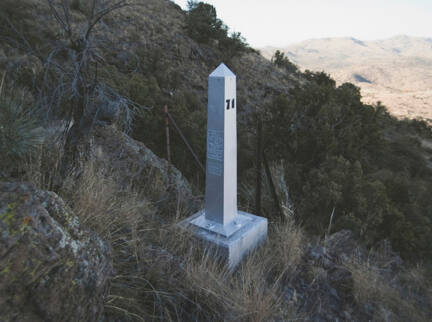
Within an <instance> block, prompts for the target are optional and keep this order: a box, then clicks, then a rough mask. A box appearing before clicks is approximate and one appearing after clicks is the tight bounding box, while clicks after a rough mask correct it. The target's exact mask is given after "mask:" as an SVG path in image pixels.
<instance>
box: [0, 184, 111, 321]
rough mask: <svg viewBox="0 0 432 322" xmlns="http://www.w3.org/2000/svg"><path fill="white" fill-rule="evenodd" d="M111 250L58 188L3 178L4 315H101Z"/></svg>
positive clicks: (0, 278)
mask: <svg viewBox="0 0 432 322" xmlns="http://www.w3.org/2000/svg"><path fill="white" fill-rule="evenodd" d="M112 271H113V268H112V260H111V250H110V248H109V247H108V245H107V244H106V243H105V242H104V241H103V240H102V239H100V238H99V237H98V236H97V235H96V234H95V233H93V232H91V231H89V230H87V229H84V228H83V227H81V225H80V222H79V220H78V218H77V217H76V216H75V215H74V214H73V213H72V212H71V210H70V209H69V208H68V207H67V206H66V205H65V203H64V202H63V200H62V199H61V198H60V197H58V196H57V195H56V194H55V193H53V192H47V191H42V190H39V189H37V188H36V187H35V186H33V185H31V184H26V183H15V182H0V308H1V320H2V321H97V320H98V319H99V318H100V317H101V316H102V314H103V304H104V297H105V296H106V294H107V291H108V279H109V277H110V275H111V274H112Z"/></svg>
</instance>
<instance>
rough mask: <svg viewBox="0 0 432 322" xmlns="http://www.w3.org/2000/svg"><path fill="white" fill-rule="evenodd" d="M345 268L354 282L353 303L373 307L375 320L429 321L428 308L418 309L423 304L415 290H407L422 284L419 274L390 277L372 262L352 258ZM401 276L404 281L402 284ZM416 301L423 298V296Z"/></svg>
mask: <svg viewBox="0 0 432 322" xmlns="http://www.w3.org/2000/svg"><path fill="white" fill-rule="evenodd" d="M345 266H346V267H347V268H348V269H349V271H350V272H351V274H352V277H353V280H354V298H355V300H356V302H357V303H358V304H359V305H360V306H370V307H372V308H373V320H374V321H429V318H430V317H428V316H427V313H426V311H427V308H426V310H425V307H421V306H422V304H421V303H419V302H417V301H416V300H415V299H416V294H415V291H414V290H413V289H410V288H411V287H412V286H415V285H416V284H417V285H418V283H420V284H423V283H424V282H425V278H424V275H423V274H422V273H420V272H419V271H416V270H407V271H405V272H400V273H396V274H393V275H389V274H387V273H386V272H383V271H382V270H383V268H382V267H380V266H379V265H377V263H375V262H372V261H371V260H365V261H361V260H356V259H353V260H351V261H349V262H347V263H345ZM403 276H404V279H405V280H404V281H401V277H403ZM407 286H409V287H407ZM418 290H419V289H417V290H416V291H418ZM419 298H424V293H423V294H422V295H421V296H420V297H419ZM429 300H430V299H429Z"/></svg>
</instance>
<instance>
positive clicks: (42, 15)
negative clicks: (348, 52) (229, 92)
mask: <svg viewBox="0 0 432 322" xmlns="http://www.w3.org/2000/svg"><path fill="white" fill-rule="evenodd" d="M92 3H93V4H96V5H95V7H94V8H93V7H92V5H91V4H92ZM114 3H116V4H119V7H118V8H117V7H115V8H113V9H115V10H113V11H110V9H109V8H110V7H109V5H112V4H114ZM122 4H123V2H122V1H120V2H115V1H111V0H105V1H95V2H93V1H84V0H71V1H67V0H3V1H1V2H0V9H1V10H0V39H1V40H2V41H0V75H1V76H2V78H1V79H0V155H1V158H0V229H1V231H0V254H1V255H2V256H1V259H0V316H1V318H0V319H2V318H3V319H4V320H6V321H50V320H65V321H76V320H89V321H109V322H111V321H113V322H114V321H156V320H159V321H160V320H162V321H165V320H168V321H172V320H175V321H286V320H298V319H303V320H313V321H335V320H339V321H340V320H347V321H349V320H358V321H363V320H364V321H383V320H391V321H407V320H410V319H412V320H416V321H429V320H430V319H431V317H432V312H431V307H432V302H431V299H432V294H431V290H432V287H431V285H432V277H431V276H430V272H431V269H430V263H429V262H428V261H427V259H428V258H430V257H431V254H432V252H431V247H430V245H431V244H432V239H431V236H432V233H431V232H432V225H431V222H432V217H431V212H430V210H431V209H432V204H431V202H432V201H431V200H430V191H431V190H432V171H431V168H430V167H431V162H432V149H430V146H431V145H430V144H431V142H432V129H431V128H430V127H428V126H427V124H426V123H424V122H420V121H399V120H397V119H396V118H394V117H392V116H391V115H390V114H389V113H388V112H387V111H386V109H385V108H384V107H383V106H381V105H377V106H370V105H367V104H364V103H363V102H362V101H361V100H360V94H359V90H358V88H357V87H355V86H353V85H352V84H343V85H341V86H337V85H336V83H335V81H334V80H333V79H331V78H329V77H328V76H327V75H326V74H324V73H302V72H300V71H298V70H296V69H292V68H291V67H292V66H290V65H289V64H288V62H287V61H284V60H283V59H282V61H281V62H280V63H279V64H276V63H272V62H270V61H269V60H266V59H265V58H263V57H262V56H260V55H259V54H258V53H257V52H256V51H255V50H253V49H251V48H249V47H248V46H247V45H246V44H245V42H244V40H243V39H242V38H241V36H240V35H238V34H237V35H236V34H234V35H229V34H228V33H227V30H226V28H225V27H224V26H223V23H222V22H221V21H220V20H218V19H217V17H216V14H215V12H214V8H213V7H212V6H209V5H205V4H200V5H199V4H197V6H196V7H195V9H197V11H194V12H193V14H192V13H191V12H189V13H186V12H184V11H182V10H181V9H180V8H179V7H178V6H177V5H175V4H174V3H172V2H170V1H168V0H137V1H136V2H135V5H134V6H122ZM106 10H107V11H106ZM200 10H201V11H200ZM95 13H96V15H95ZM99 13H102V14H101V15H99ZM104 13H108V14H107V15H105V14H104ZM201 18H205V19H201ZM191 27H193V28H191ZM197 28H198V29H197ZM191 29H192V30H194V31H196V30H199V31H200V32H199V33H198V35H197V33H196V32H191ZM221 61H224V62H226V63H227V64H228V66H229V67H230V68H231V69H232V70H233V71H234V72H235V73H236V74H237V77H238V84H237V85H238V96H237V99H238V110H239V113H238V120H239V122H238V125H239V126H238V147H239V148H238V182H239V185H238V186H239V189H238V200H239V208H240V209H242V210H244V211H248V212H251V213H257V212H259V211H260V212H261V213H260V214H261V215H263V216H265V217H267V218H268V219H269V238H268V240H267V242H266V243H265V244H264V245H263V246H262V247H261V248H260V249H259V250H258V251H256V252H254V253H253V254H252V255H251V256H249V257H248V258H247V259H246V260H245V261H244V262H243V263H242V265H240V266H239V267H238V269H237V270H236V271H235V272H229V271H227V270H226V267H225V266H223V265H221V263H219V262H218V261H217V260H215V259H214V258H212V257H209V256H208V255H207V254H206V253H205V252H203V251H202V249H201V248H200V247H197V246H198V245H197V243H196V241H195V240H194V239H193V238H192V235H191V234H190V232H187V231H181V230H179V229H178V226H177V223H178V222H179V221H180V220H182V219H183V218H186V217H187V216H190V215H191V214H193V213H195V212H196V211H197V210H198V209H201V208H202V202H203V182H204V176H203V174H202V172H201V170H200V169H199V167H198V166H197V165H196V163H195V159H194V157H192V155H191V153H190V152H189V151H188V150H187V149H186V148H185V145H184V142H183V141H182V139H181V138H180V136H179V135H178V133H177V132H176V131H175V129H174V128H173V126H172V125H173V124H172V123H171V126H170V129H171V154H172V160H173V165H174V166H173V165H172V164H171V165H169V164H168V162H167V161H166V160H164V156H165V155H166V143H165V142H166V141H165V124H164V114H163V113H162V107H163V106H164V105H165V104H167V105H168V107H169V110H170V113H171V115H172V116H173V118H174V119H175V121H176V124H177V125H178V127H179V128H180V129H181V130H182V132H183V134H184V136H185V137H186V138H187V140H188V141H189V143H190V145H191V146H192V147H193V149H194V151H195V152H196V154H197V156H198V158H199V159H201V161H202V162H204V161H205V146H206V144H205V140H206V128H205V124H206V101H207V76H208V74H209V73H210V72H211V71H212V70H213V69H214V68H215V67H216V66H217V65H219V63H220V62H221ZM257 123H258V124H262V146H263V152H262V153H261V154H259V155H260V156H261V157H262V158H263V159H265V163H264V165H265V166H263V167H262V168H265V170H264V169H263V170H262V173H261V179H262V180H261V181H262V184H261V205H262V207H261V208H262V209H261V210H260V209H258V208H257V207H256V191H257V190H258V189H257V186H256V183H257V181H258V180H257V178H259V177H257V170H258V169H259V167H258V163H259V162H258V161H257V159H258V158H257V154H258V153H257V151H259V149H257V145H258V144H257V142H258V141H259V139H258V132H259V131H257ZM264 157H265V158H264ZM272 188H273V189H272Z"/></svg>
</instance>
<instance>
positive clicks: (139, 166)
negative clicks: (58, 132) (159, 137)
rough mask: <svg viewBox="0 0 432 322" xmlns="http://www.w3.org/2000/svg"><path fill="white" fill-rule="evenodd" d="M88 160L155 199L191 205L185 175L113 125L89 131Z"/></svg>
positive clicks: (125, 183)
mask: <svg viewBox="0 0 432 322" xmlns="http://www.w3.org/2000/svg"><path fill="white" fill-rule="evenodd" d="M93 133H94V134H93V139H92V160H93V161H94V162H95V164H96V165H97V167H98V168H99V169H103V171H104V172H106V173H108V174H110V175H113V176H114V177H115V178H117V182H118V183H119V184H120V185H121V186H125V187H130V186H132V187H133V188H135V189H137V190H140V191H144V192H145V194H146V196H147V197H148V198H149V199H150V200H152V201H155V202H159V201H162V200H165V201H167V200H168V199H171V200H179V201H182V202H183V203H184V205H191V201H194V200H195V198H194V196H193V194H192V189H191V186H190V184H189V182H188V181H187V180H186V178H184V177H183V175H182V174H181V172H180V171H179V170H177V169H176V168H175V167H174V166H173V165H171V166H170V167H169V166H168V162H167V161H166V160H164V159H161V158H159V157H158V156H156V155H155V154H154V153H153V152H152V151H151V150H150V149H149V148H147V147H146V146H145V145H144V143H142V142H139V141H136V140H134V139H132V138H131V137H129V136H128V135H127V134H125V133H123V132H122V131H120V130H118V129H116V127H115V126H109V125H104V126H103V125H99V126H96V127H95V129H94V132H93Z"/></svg>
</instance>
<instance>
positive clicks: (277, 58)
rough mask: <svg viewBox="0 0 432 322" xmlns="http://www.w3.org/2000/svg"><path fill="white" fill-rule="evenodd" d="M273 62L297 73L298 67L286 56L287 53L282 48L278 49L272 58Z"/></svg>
mask: <svg viewBox="0 0 432 322" xmlns="http://www.w3.org/2000/svg"><path fill="white" fill-rule="evenodd" d="M271 61H272V63H273V64H275V65H276V66H279V67H281V68H284V69H286V70H287V71H288V72H290V73H297V72H298V67H297V66H296V65H295V64H294V63H292V62H291V61H290V60H289V59H288V58H287V57H285V53H283V52H281V51H280V50H276V52H275V53H274V55H273V57H272V59H271Z"/></svg>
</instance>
